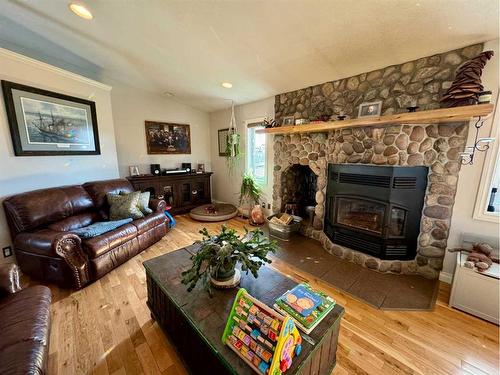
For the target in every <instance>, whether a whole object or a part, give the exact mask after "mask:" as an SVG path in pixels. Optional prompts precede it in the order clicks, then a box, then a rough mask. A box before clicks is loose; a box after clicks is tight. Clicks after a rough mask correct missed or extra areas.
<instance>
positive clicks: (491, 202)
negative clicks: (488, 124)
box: [486, 152, 500, 215]
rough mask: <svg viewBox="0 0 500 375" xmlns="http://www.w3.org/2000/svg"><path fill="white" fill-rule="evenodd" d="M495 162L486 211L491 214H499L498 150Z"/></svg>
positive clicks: (499, 179) (499, 170)
mask: <svg viewBox="0 0 500 375" xmlns="http://www.w3.org/2000/svg"><path fill="white" fill-rule="evenodd" d="M495 164H496V165H495V172H494V173H493V178H492V179H491V186H490V189H489V191H488V202H486V203H487V207H486V212H487V213H489V214H493V215H500V192H499V191H498V189H499V188H500V165H499V164H500V152H499V153H497V157H496V162H495Z"/></svg>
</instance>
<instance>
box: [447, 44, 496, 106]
mask: <svg viewBox="0 0 500 375" xmlns="http://www.w3.org/2000/svg"><path fill="white" fill-rule="evenodd" d="M493 54H494V53H493V51H485V52H482V53H480V54H479V55H477V56H476V57H474V58H473V59H472V60H469V61H467V62H466V63H465V64H463V65H462V66H461V67H460V68H459V69H458V70H457V73H456V75H455V80H454V81H453V83H452V85H451V87H450V88H449V89H448V90H447V91H446V92H445V93H444V95H443V97H442V98H441V107H459V106H463V105H472V104H477V102H478V97H479V93H480V92H481V91H483V85H482V84H481V74H482V73H483V68H484V66H485V65H486V62H487V61H488V60H489V59H491V57H492V56H493Z"/></svg>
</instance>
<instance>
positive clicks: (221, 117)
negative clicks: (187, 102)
mask: <svg viewBox="0 0 500 375" xmlns="http://www.w3.org/2000/svg"><path fill="white" fill-rule="evenodd" d="M234 114H235V118H236V126H237V129H238V133H239V134H240V136H241V149H242V150H246V128H245V121H248V120H252V119H257V118H263V117H270V118H273V117H274V97H271V98H267V99H264V100H260V101H257V102H253V103H248V104H243V105H239V106H236V107H235V108H234ZM230 119H231V109H226V110H222V111H218V112H213V113H211V114H210V144H211V156H212V170H213V172H214V174H213V176H212V191H213V196H212V198H213V199H214V200H217V201H221V202H229V203H233V204H237V203H238V196H239V190H240V185H241V180H242V176H243V172H244V168H245V157H246V155H244V156H243V158H242V159H241V160H240V163H239V166H238V168H236V170H235V171H234V172H233V175H232V176H230V175H229V173H228V168H227V165H226V158H225V157H223V156H219V149H218V132H217V131H218V130H219V129H226V128H228V127H229V120H230ZM272 140H273V137H270V136H268V137H267V141H268V145H267V155H266V156H267V165H268V180H267V184H266V185H265V186H263V190H264V195H265V196H264V197H263V201H265V202H268V203H271V204H272V189H273V167H274V158H273V147H272Z"/></svg>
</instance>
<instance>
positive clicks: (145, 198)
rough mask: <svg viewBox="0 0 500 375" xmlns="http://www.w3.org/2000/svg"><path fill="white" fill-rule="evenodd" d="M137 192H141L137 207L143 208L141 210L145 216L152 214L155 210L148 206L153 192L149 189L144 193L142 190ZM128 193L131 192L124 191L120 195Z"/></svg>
mask: <svg viewBox="0 0 500 375" xmlns="http://www.w3.org/2000/svg"><path fill="white" fill-rule="evenodd" d="M136 193H140V194H141V196H140V198H139V204H138V205H137V208H138V209H139V210H141V212H142V213H143V214H144V216H146V215H149V214H152V213H153V210H152V209H151V208H149V207H148V206H149V197H150V195H151V193H150V192H149V191H145V192H143V193H141V192H140V191H136ZM127 194H130V193H124V192H121V193H120V195H127Z"/></svg>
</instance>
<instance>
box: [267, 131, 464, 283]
mask: <svg viewBox="0 0 500 375" xmlns="http://www.w3.org/2000/svg"><path fill="white" fill-rule="evenodd" d="M468 126H469V124H468V123H465V122H459V123H445V124H419V125H392V126H385V127H358V128H353V129H349V128H348V129H339V130H335V131H330V132H328V133H310V134H292V135H275V136H274V164H275V165H274V184H273V209H274V210H275V211H279V210H281V209H282V207H283V205H284V204H285V203H286V202H285V201H284V200H283V198H284V197H283V194H282V192H283V190H282V189H283V184H284V183H285V182H284V180H285V179H286V178H287V173H283V172H286V171H287V170H289V169H290V168H291V167H292V166H295V165H301V166H307V167H308V168H310V170H311V171H312V172H313V173H314V174H315V176H316V193H315V202H316V206H315V210H314V212H315V216H314V220H313V224H312V225H311V226H307V227H304V228H303V234H305V235H307V236H309V237H312V238H314V239H316V240H319V241H320V242H321V244H322V245H323V247H324V248H325V249H326V250H327V251H328V252H330V253H332V254H334V255H336V256H339V257H342V258H344V259H347V260H349V261H353V262H355V263H357V264H360V265H363V266H365V267H368V268H370V269H375V270H378V271H381V272H394V273H405V274H415V273H419V274H422V275H424V276H426V277H428V278H437V277H438V276H439V271H440V270H441V269H442V265H443V258H444V254H445V249H446V243H447V237H448V231H449V225H450V220H451V212H452V207H453V204H454V198H455V192H456V186H457V182H458V172H459V170H460V163H459V161H458V155H459V153H460V152H461V151H463V149H464V146H465V141H466V136H467V132H468ZM329 164H336V165H339V164H340V165H344V164H354V165H374V166H409V167H415V166H424V167H427V168H428V175H427V187H426V190H425V198H424V200H423V209H422V215H421V218H420V220H419V223H418V224H417V225H416V226H417V228H416V230H418V242H417V248H416V255H415V257H414V258H413V259H409V260H408V259H406V260H405V259H404V257H401V258H399V259H392V260H391V259H382V258H380V257H376V256H373V255H369V254H366V253H363V252H360V251H356V250H355V249H353V248H350V247H348V246H345V245H341V244H338V243H334V241H332V240H331V239H330V238H329V237H328V235H327V234H326V233H325V231H324V223H325V212H326V205H325V202H326V192H327V189H326V188H327V182H328V165H329ZM285 198H286V196H285ZM286 199H288V198H286Z"/></svg>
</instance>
